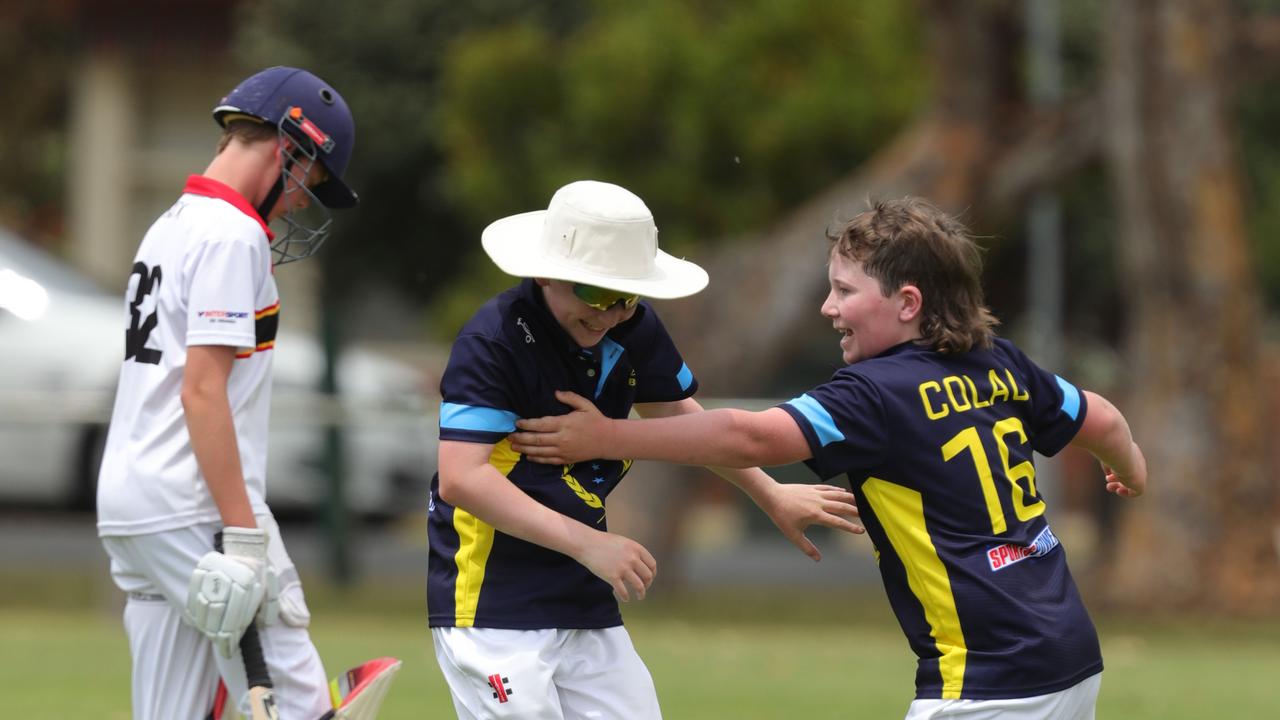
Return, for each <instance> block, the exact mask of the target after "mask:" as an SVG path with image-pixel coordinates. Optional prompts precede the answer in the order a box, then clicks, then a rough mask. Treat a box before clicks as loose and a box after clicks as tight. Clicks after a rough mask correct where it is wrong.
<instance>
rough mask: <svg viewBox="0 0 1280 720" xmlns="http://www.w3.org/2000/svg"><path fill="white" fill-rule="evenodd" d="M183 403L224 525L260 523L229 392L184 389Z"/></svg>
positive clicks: (198, 461)
mask: <svg viewBox="0 0 1280 720" xmlns="http://www.w3.org/2000/svg"><path fill="white" fill-rule="evenodd" d="M182 403H183V408H184V411H185V416H186V421H187V433H188V434H189V435H190V437H191V449H192V451H193V452H194V453H195V456H196V464H197V466H199V468H200V474H201V475H202V476H203V477H204V481H205V484H206V485H208V487H209V494H210V496H212V497H213V502H214V504H215V505H217V506H218V513H219V514H220V515H221V516H222V523H223V525H227V526H234V527H250V528H251V527H257V522H256V521H255V520H254V517H253V508H252V506H251V505H250V504H249V492H248V490H247V489H246V488H245V484H244V470H243V469H242V468H241V467H240V449H239V447H238V446H237V444H236V431H235V425H234V423H233V420H232V418H231V406H230V405H229V403H228V402H227V398H226V396H225V395H221V396H220V395H219V394H217V393H207V394H205V393H200V392H184V393H183V395H182Z"/></svg>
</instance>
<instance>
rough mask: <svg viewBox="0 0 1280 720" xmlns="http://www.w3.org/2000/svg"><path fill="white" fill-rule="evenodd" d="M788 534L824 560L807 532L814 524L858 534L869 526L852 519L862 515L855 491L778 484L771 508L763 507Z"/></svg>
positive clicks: (784, 532) (803, 547) (806, 551)
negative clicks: (859, 513) (855, 499)
mask: <svg viewBox="0 0 1280 720" xmlns="http://www.w3.org/2000/svg"><path fill="white" fill-rule="evenodd" d="M762 509H763V510H764V511H765V512H766V513H767V514H768V515H769V519H770V520H773V524H774V525H777V526H778V529H779V530H781V531H782V534H783V536H784V537H786V538H787V539H788V540H790V541H791V543H792V544H793V545H795V546H796V547H798V548H800V551H801V552H803V553H804V554H805V555H808V556H809V557H810V558H812V559H813V560H814V561H815V562H816V561H818V560H821V559H822V553H821V552H819V551H818V548H817V546H816V545H814V544H813V542H812V541H811V540H809V538H808V537H807V536H805V534H804V531H805V529H807V528H808V527H809V526H810V525H825V526H827V527H829V528H835V529H836V530H843V531H844V532H847V533H852V534H854V535H861V534H863V533H865V532H866V529H865V528H863V527H862V526H861V525H859V524H857V523H855V522H853V521H851V520H850V519H849V518H858V517H859V515H858V506H857V504H856V502H855V501H854V495H853V493H851V492H849V491H848V490H845V489H844V488H840V487H835V486H834V485H809V484H807V483H798V484H778V485H777V486H776V487H775V489H774V491H773V493H772V494H771V496H770V500H769V504H768V506H767V507H763V508H762Z"/></svg>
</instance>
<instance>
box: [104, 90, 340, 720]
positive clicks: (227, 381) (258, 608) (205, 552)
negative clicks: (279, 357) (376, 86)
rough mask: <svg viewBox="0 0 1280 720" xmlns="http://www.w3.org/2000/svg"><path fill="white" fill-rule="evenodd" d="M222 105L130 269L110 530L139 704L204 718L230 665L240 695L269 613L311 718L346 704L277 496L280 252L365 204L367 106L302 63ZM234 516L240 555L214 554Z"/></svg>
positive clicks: (282, 683)
mask: <svg viewBox="0 0 1280 720" xmlns="http://www.w3.org/2000/svg"><path fill="white" fill-rule="evenodd" d="M213 114H214V118H215V120H217V122H218V124H219V125H221V126H222V128H223V136H222V139H221V141H220V143H219V145H218V150H217V154H216V155H215V157H214V159H213V161H212V162H211V163H210V164H209V166H208V167H207V168H206V169H205V171H204V173H202V174H200V175H192V176H191V177H189V178H188V179H187V183H186V186H185V187H184V188H183V193H182V195H181V196H180V197H179V198H178V200H177V202H176V203H175V204H174V205H173V206H172V207H171V208H170V209H169V210H168V211H167V212H165V213H164V215H162V216H161V217H160V218H159V219H157V220H156V221H155V223H154V224H153V225H152V226H151V228H150V230H148V232H147V234H146V236H145V237H144V238H143V240H142V244H141V246H140V247H139V249H138V253H137V255H136V257H135V258H134V262H133V265H132V268H131V271H130V275H129V280H128V289H127V293H126V297H125V310H126V312H125V313H124V316H123V317H124V330H125V335H126V339H127V340H126V346H125V357H124V363H123V365H122V366H121V369H120V379H119V386H118V391H117V393H116V400H115V407H114V409H113V411H112V416H111V426H110V430H109V432H108V436H107V444H106V451H105V455H104V458H103V463H102V468H101V471H100V474H99V481H98V498H97V507H98V534H99V535H100V536H101V538H102V543H103V546H104V547H105V549H106V551H107V553H108V554H109V555H110V557H111V573H112V577H113V579H114V580H115V583H116V584H117V585H118V586H119V587H120V589H121V590H123V591H124V592H125V593H127V596H128V601H127V603H126V605H125V611H124V626H125V631H126V633H127V635H128V637H129V645H130V650H131V653H132V656H133V714H134V717H135V718H140V719H148V720H150V719H155V720H171V719H172V718H201V717H205V716H206V715H208V714H209V712H210V703H211V702H212V699H213V696H214V690H215V687H216V686H217V683H218V679H219V676H221V678H222V679H223V681H224V682H225V683H226V685H227V687H228V689H229V693H230V698H231V700H232V702H233V704H235V705H236V706H238V707H240V708H241V709H242V710H243V709H244V702H245V701H244V699H243V698H244V697H245V695H246V690H247V688H246V680H245V671H244V667H243V663H242V661H241V658H240V655H239V651H238V648H237V643H238V641H239V639H240V636H241V635H242V634H243V632H244V630H245V628H246V627H247V626H248V625H249V623H251V622H254V621H255V618H256V619H257V620H259V621H260V624H261V639H262V646H263V648H264V651H265V657H266V661H267V666H268V668H269V670H270V671H271V674H272V676H273V679H274V681H275V693H276V702H277V704H278V707H279V711H280V716H281V717H283V718H297V719H306V720H311V719H313V718H317V717H320V716H321V715H322V714H323V713H325V712H326V711H329V710H330V709H331V708H332V703H331V702H330V699H329V692H328V688H327V683H326V676H325V672H324V668H323V666H322V665H321V662H320V657H319V655H318V654H317V652H316V649H315V647H314V645H312V643H311V640H310V637H309V635H308V633H307V625H308V622H309V620H310V615H309V613H308V611H307V606H306V601H305V599H304V597H303V593H302V587H301V585H300V583H299V580H298V573H297V570H296V569H295V568H294V565H293V562H292V561H291V560H290V559H289V555H288V554H287V552H286V551H285V548H284V544H283V543H282V541H281V538H280V533H279V528H278V526H277V525H276V523H275V521H274V519H273V518H272V515H271V511H270V509H269V508H268V507H267V505H266V502H265V500H264V497H265V492H266V477H264V475H265V470H266V453H267V415H268V406H269V403H270V397H271V365H272V357H273V352H272V351H273V349H274V347H275V339H276V329H277V326H278V320H279V313H280V298H279V295H278V294H277V289H276V282H275V278H274V274H273V273H274V271H273V265H274V264H277V263H280V262H289V261H291V260H296V259H301V258H303V257H307V256H308V255H310V254H311V253H313V252H314V251H315V250H316V248H318V247H319V246H320V244H321V243H322V242H323V241H324V239H325V237H326V236H327V235H328V232H329V216H328V210H327V208H345V207H351V206H353V205H355V204H356V195H355V193H354V192H352V191H351V189H350V188H349V187H348V186H347V185H346V183H345V181H344V180H343V175H344V173H345V171H346V169H347V162H348V160H349V159H350V157H351V149H352V145H353V143H354V140H355V124H354V122H353V120H352V117H351V111H350V110H349V109H348V107H347V104H346V102H345V101H344V100H343V99H342V96H341V95H339V94H338V92H337V91H336V90H334V89H333V88H332V87H331V86H330V85H328V84H327V83H325V82H324V81H323V80H321V79H320V78H318V77H316V76H315V75H313V74H311V73H309V72H307V71H306V70H299V69H296V68H288V67H273V68H269V69H266V70H263V71H261V72H259V73H257V74H255V75H253V76H251V77H249V78H247V79H245V80H244V81H243V82H241V83H240V84H239V85H238V86H237V87H236V88H235V89H233V90H232V91H231V92H230V93H229V94H228V95H227V96H226V97H224V98H223V99H222V101H221V102H219V103H218V105H217V107H216V108H215V109H214V113H213ZM308 214H310V215H311V216H312V217H311V218H310V219H308V217H307V216H308ZM276 221H279V224H281V225H283V229H282V231H281V232H280V234H278V235H277V234H276V233H273V232H272V230H271V229H270V227H269V226H270V224H271V223H272V222H276ZM273 255H274V256H275V258H274V259H275V262H273ZM219 531H221V532H222V533H223V538H224V540H223V542H224V545H225V555H223V554H221V553H214V552H212V549H213V538H214V534H215V533H216V532H219Z"/></svg>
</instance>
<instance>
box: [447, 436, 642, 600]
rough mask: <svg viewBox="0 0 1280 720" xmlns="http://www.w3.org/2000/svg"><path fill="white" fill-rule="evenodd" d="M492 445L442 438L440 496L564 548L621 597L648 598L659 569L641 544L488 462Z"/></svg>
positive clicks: (521, 534) (518, 533) (512, 531)
mask: <svg viewBox="0 0 1280 720" xmlns="http://www.w3.org/2000/svg"><path fill="white" fill-rule="evenodd" d="M492 450H493V446H492V445H485V444H482V443H469V442H458V441H451V440H441V441H440V497H441V498H442V499H443V500H444V501H445V502H447V503H449V504H450V505H453V506H454V507H457V508H462V509H463V510H466V511H467V512H469V513H471V514H472V515H475V516H476V517H478V518H480V519H481V520H483V521H484V522H485V523H488V524H489V525H492V526H493V527H494V528H495V529H497V530H500V531H502V532H504V533H506V534H508V535H511V536H513V537H518V538H520V539H521V540H526V541H528V542H531V543H536V544H538V545H541V546H543V547H545V548H549V549H551V550H555V551H556V552H560V553H564V554H565V555H568V556H569V557H571V558H573V559H574V560H577V561H578V562H580V563H582V564H583V565H584V566H586V568H587V569H588V570H590V571H591V572H592V573H594V574H595V575H596V576H598V577H599V578H601V579H602V580H604V581H605V582H607V583H609V584H610V585H611V586H613V592H614V594H615V595H617V597H618V599H619V600H622V601H624V602H625V601H627V600H630V599H631V593H632V592H634V593H635V595H636V597H637V598H639V599H642V600H643V599H644V594H645V591H646V590H647V589H648V587H649V585H650V583H652V582H653V578H654V575H655V574H656V573H657V569H658V566H657V563H656V562H655V561H654V559H653V555H651V554H649V551H648V550H646V549H645V548H644V546H642V545H641V544H640V543H638V542H636V541H634V540H632V539H630V538H626V537H623V536H622V535H618V534H615V533H609V532H602V531H600V530H596V529H595V528H592V527H590V526H588V525H584V524H583V523H580V522H578V521H577V520H574V519H572V518H570V517H566V516H564V515H561V514H560V513H558V512H556V511H555V510H552V509H551V508H549V507H547V506H546V505H543V504H542V503H540V502H538V501H536V500H534V499H533V498H531V497H529V496H528V495H527V494H525V493H524V491H522V490H521V489H520V488H518V487H516V486H515V485H514V484H513V483H512V482H511V481H510V480H508V479H507V478H506V476H504V475H503V474H502V473H501V472H499V471H498V469H497V468H496V467H494V466H493V465H491V464H490V463H489V455H490V453H491V452H492Z"/></svg>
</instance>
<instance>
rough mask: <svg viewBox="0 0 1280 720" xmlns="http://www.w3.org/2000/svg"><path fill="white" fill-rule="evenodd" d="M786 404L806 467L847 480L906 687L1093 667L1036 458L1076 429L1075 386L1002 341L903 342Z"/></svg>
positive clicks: (992, 683) (1018, 687)
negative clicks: (904, 654)
mask: <svg viewBox="0 0 1280 720" xmlns="http://www.w3.org/2000/svg"><path fill="white" fill-rule="evenodd" d="M781 407H782V409H783V410H785V411H787V412H788V413H790V414H791V416H792V417H793V418H795V420H796V422H797V423H798V424H799V425H800V428H801V429H802V430H803V432H804V435H805V438H806V439H807V440H808V441H809V447H810V449H811V450H812V451H813V457H812V458H811V459H810V460H808V461H806V463H807V464H808V465H809V467H810V468H811V469H812V470H813V471H814V472H816V473H817V474H818V476H819V477H821V478H823V479H830V478H832V477H834V476H836V475H839V474H842V473H843V474H847V475H848V478H849V482H850V484H851V486H852V489H853V492H854V494H855V495H856V496H857V500H858V507H859V508H860V511H861V514H862V522H863V524H864V525H865V526H866V528H867V533H868V536H869V537H870V538H871V540H872V542H873V543H874V544H875V548H876V555H877V561H878V563H879V566H880V575H881V578H882V579H883V581H884V587H885V591H886V593H887V594H888V596H889V602H890V604H891V605H892V606H893V611H894V614H896V615H897V617H898V622H899V623H900V624H901V625H902V630H903V632H904V633H905V634H906V636H907V640H908V642H909V643H910V644H911V649H912V650H914V651H915V653H916V655H917V656H918V657H919V661H918V664H917V670H916V697H917V698H961V699H971V700H984V699H997V698H1016V697H1030V696H1033V695H1042V694H1046V693H1051V692H1056V691H1058V690H1063V689H1065V688H1068V687H1070V686H1072V685H1074V684H1076V683H1078V682H1079V681H1081V680H1083V679H1085V678H1086V677H1089V676H1090V675H1093V674H1095V673H1098V672H1101V670H1102V653H1101V651H1100V650H1099V647H1098V635H1097V632H1096V630H1095V629H1094V626H1093V622H1092V621H1091V620H1090V619H1089V614H1088V612H1086V610H1085V607H1084V603H1083V602H1081V599H1080V594H1079V592H1078V591H1077V589H1076V585H1075V581H1074V580H1072V578H1071V573H1070V572H1069V571H1068V569H1067V559H1066V554H1065V552H1064V550H1063V548H1062V546H1061V545H1060V544H1059V542H1058V539H1057V538H1056V537H1055V536H1054V534H1053V532H1052V531H1051V530H1050V529H1049V524H1048V522H1047V521H1046V520H1045V516H1044V510H1045V504H1044V499H1043V498H1042V497H1041V496H1040V494H1039V492H1038V491H1037V488H1036V483H1035V477H1036V476H1035V467H1034V465H1033V457H1032V451H1033V450H1035V451H1037V452H1039V453H1041V454H1043V455H1053V454H1055V453H1057V452H1058V451H1059V450H1061V449H1062V448H1063V447H1065V446H1066V445H1067V443H1069V442H1070V441H1071V439H1072V438H1073V437H1075V435H1076V433H1077V432H1078V431H1079V430H1080V426H1081V424H1082V423H1083V422H1084V417H1085V413H1086V412H1087V410H1088V408H1087V407H1086V406H1085V397H1084V394H1083V393H1081V392H1080V391H1079V390H1077V389H1076V387H1075V386H1073V385H1071V384H1070V383H1068V382H1067V381H1065V380H1063V379H1062V378H1060V377H1057V376H1056V375H1053V374H1052V373H1049V372H1046V371H1044V370H1042V369H1041V368H1039V367H1037V366H1036V365H1035V363H1033V362H1032V361H1031V360H1030V359H1029V358H1027V356H1026V355H1024V354H1023V353H1022V351H1021V350H1019V349H1018V348H1017V347H1015V346H1014V345H1013V343H1010V342H1008V341H1007V340H1003V339H997V340H996V341H995V344H994V346H993V347H992V349H991V350H975V351H972V352H968V353H962V354H958V355H944V354H941V353H938V352H934V351H933V350H931V349H929V348H922V347H919V346H917V345H915V344H914V343H910V342H908V343H904V344H902V345H898V346H896V347H893V348H890V349H889V350H887V351H885V352H884V353H882V354H881V355H879V356H877V357H875V358H871V359H868V360H864V361H862V362H858V363H855V364H853V365H849V366H847V367H845V368H843V369H841V370H839V371H838V372H836V373H835V375H834V376H832V378H831V380H830V381H828V382H827V383H826V384H824V385H820V386H818V387H816V388H814V389H812V390H810V391H809V392H807V393H805V394H804V395H801V396H800V397H798V398H795V399H794V400H790V401H788V402H787V403H785V404H783V405H782V406H781Z"/></svg>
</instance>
